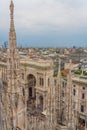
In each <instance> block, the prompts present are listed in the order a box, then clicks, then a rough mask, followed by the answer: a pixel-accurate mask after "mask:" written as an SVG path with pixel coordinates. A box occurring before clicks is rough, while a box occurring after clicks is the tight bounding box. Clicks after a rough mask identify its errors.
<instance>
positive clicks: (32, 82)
mask: <svg viewBox="0 0 87 130" xmlns="http://www.w3.org/2000/svg"><path fill="white" fill-rule="evenodd" d="M27 84H28V97H31V98H32V97H34V98H35V97H36V91H35V86H36V78H35V76H34V75H33V74H28V75H27Z"/></svg>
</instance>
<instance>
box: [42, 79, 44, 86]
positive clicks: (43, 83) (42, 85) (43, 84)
mask: <svg viewBox="0 0 87 130" xmlns="http://www.w3.org/2000/svg"><path fill="white" fill-rule="evenodd" d="M42 86H44V79H43V78H42Z"/></svg>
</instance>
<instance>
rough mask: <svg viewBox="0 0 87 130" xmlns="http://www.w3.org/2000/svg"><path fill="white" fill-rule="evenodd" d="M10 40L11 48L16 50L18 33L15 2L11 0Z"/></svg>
mask: <svg viewBox="0 0 87 130" xmlns="http://www.w3.org/2000/svg"><path fill="white" fill-rule="evenodd" d="M9 42H10V45H9V47H10V49H11V50H14V49H15V48H16V33H15V28H14V3H13V0H11V3H10V32H9Z"/></svg>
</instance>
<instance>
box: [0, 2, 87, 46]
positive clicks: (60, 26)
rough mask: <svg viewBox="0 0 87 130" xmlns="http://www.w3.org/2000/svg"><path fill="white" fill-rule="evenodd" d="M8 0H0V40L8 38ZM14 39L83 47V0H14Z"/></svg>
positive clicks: (86, 6)
mask: <svg viewBox="0 0 87 130" xmlns="http://www.w3.org/2000/svg"><path fill="white" fill-rule="evenodd" d="M9 1H10V0H8V1H1V5H2V6H3V8H2V9H1V11H0V16H1V17H2V19H1V32H2V33H1V34H2V35H1V38H0V43H3V42H4V41H8V31H9V26H8V25H9V11H8V12H7V10H8V5H9ZM14 3H15V27H16V32H17V43H18V45H23V46H33V47H49V46H51V47H58V46H59V47H72V46H81V47H87V44H86V43H87V37H86V36H87V15H86V12H87V1H86V0H83V1H82V0H77V1H72V0H66V2H65V1H64V0H61V1H59V0H42V1H40V0H32V1H28V0H25V1H24V0H21V1H20V0H19V1H16V0H14Z"/></svg>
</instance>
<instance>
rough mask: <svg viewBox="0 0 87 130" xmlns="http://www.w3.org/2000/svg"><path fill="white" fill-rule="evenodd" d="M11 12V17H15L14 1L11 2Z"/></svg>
mask: <svg viewBox="0 0 87 130" xmlns="http://www.w3.org/2000/svg"><path fill="white" fill-rule="evenodd" d="M10 12H11V15H13V13H14V3H13V0H11V4H10Z"/></svg>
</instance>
